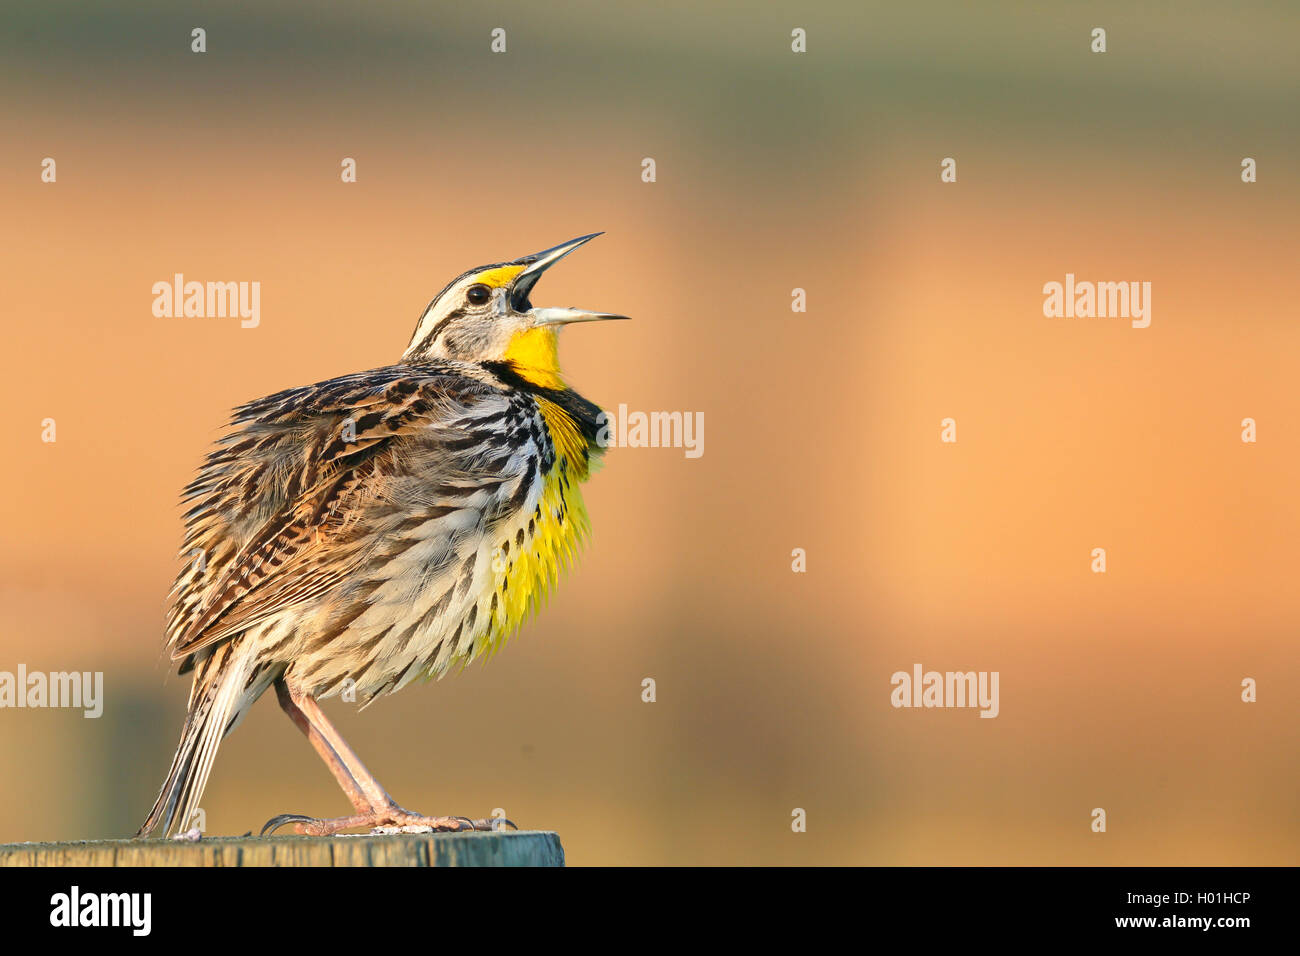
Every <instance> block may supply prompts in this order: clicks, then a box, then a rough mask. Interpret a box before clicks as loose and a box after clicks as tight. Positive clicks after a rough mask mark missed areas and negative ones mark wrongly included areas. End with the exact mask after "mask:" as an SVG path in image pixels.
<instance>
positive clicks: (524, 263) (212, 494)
mask: <svg viewBox="0 0 1300 956" xmlns="http://www.w3.org/2000/svg"><path fill="white" fill-rule="evenodd" d="M597 235H600V233H595V234H593V235H590V236H581V237H579V238H577V239H574V240H572V241H570V242H566V243H563V244H562V245H558V246H555V247H554V248H551V249H547V250H545V251H544V252H539V253H536V254H535V255H530V256H524V257H523V258H522V259H516V260H514V261H513V262H504V263H496V264H493V265H488V266H482V267H480V268H478V269H472V270H470V271H469V272H466V273H465V274H464V275H462V276H460V277H459V278H457V279H455V280H453V281H452V282H451V283H450V284H449V285H448V286H447V287H446V288H445V289H443V290H442V291H441V292H440V293H438V295H437V296H436V297H434V299H433V301H432V302H430V303H429V305H428V307H427V308H426V309H425V310H424V312H423V314H422V315H421V316H420V320H419V322H418V323H417V325H416V328H415V332H414V334H413V335H412V337H411V342H410V344H409V345H408V346H407V348H406V351H405V353H403V355H402V358H401V361H399V362H398V363H397V364H396V365H391V366H388V367H385V368H377V369H373V370H371V371H368V372H358V373H356V374H354V375H345V376H343V377H341V378H333V379H330V380H328V381H325V382H319V383H317V384H315V385H308V386H306V387H303V388H292V389H289V390H287V391H283V392H279V393H277V394H275V395H271V396H268V397H266V398H262V399H258V400H257V401H253V402H249V403H248V404H246V405H243V406H241V407H239V408H237V409H236V410H235V412H234V416H233V418H232V420H231V422H230V430H229V432H228V433H227V434H225V435H224V436H223V437H222V438H221V439H220V440H219V441H218V443H217V446H216V448H215V450H213V451H212V453H211V454H209V455H208V457H207V460H206V461H205V463H204V465H203V467H202V469H201V470H200V472H199V474H198V477H196V478H195V479H194V481H192V482H191V483H190V484H189V485H188V486H187V487H186V489H185V491H184V495H183V500H184V502H185V503H186V504H187V505H189V506H190V507H189V510H188V511H187V512H186V514H185V523H186V532H185V539H184V546H183V548H182V551H181V553H182V555H184V556H186V557H187V558H189V559H190V560H188V562H187V565H186V567H185V569H184V570H183V571H182V572H181V573H180V575H179V576H178V578H177V580H176V584H175V586H174V587H173V588H172V592H171V600H170V607H169V612H168V627H167V647H168V649H169V650H170V652H171V656H172V659H173V660H177V661H180V662H181V665H180V669H179V673H181V674H186V673H191V672H192V673H193V675H194V676H193V685H192V687H191V689H190V696H189V705H188V713H187V716H186V718H185V725H184V728H183V730H182V732H181V739H180V744H179V746H178V747H177V748H176V755H175V757H174V758H173V759H172V764H171V769H170V770H169V771H168V773H167V778H166V780H165V781H164V783H163V786H162V790H161V792H160V793H159V794H158V800H157V802H156V803H155V804H154V807H153V809H152V811H150V813H149V817H148V819H146V820H145V822H144V825H143V826H141V828H140V832H139V834H138V835H139V836H145V835H148V834H150V833H151V832H153V831H154V830H155V829H156V828H158V827H159V826H160V825H161V827H162V830H163V832H164V833H167V832H175V831H179V830H182V829H185V828H188V827H189V825H190V824H191V822H192V818H193V817H194V811H195V809H196V808H197V806H198V803H199V800H200V798H201V797H202V795H203V788H204V786H205V785H206V783H207V781H208V776H209V774H210V773H211V771H212V762H213V759H214V758H215V756H216V753H217V748H218V747H219V746H220V744H221V741H222V739H223V738H224V737H225V735H226V734H228V733H229V732H230V731H231V730H233V729H234V727H235V726H236V725H237V724H238V723H239V721H240V719H241V718H242V717H243V715H244V714H245V713H246V712H247V710H248V708H249V707H250V706H252V704H253V702H254V701H255V700H257V698H258V697H259V696H260V695H261V694H262V693H263V692H264V691H265V690H266V689H267V688H269V687H272V686H273V687H274V688H275V691H276V695H277V697H278V698H279V701H280V706H281V707H282V708H283V709H284V711H285V712H286V713H287V714H288V715H289V717H290V718H291V719H292V720H293V722H294V724H296V725H297V726H298V728H299V729H300V730H301V731H302V732H303V733H304V734H305V735H306V736H307V739H308V740H309V741H310V742H311V744H312V746H313V747H314V748H315V749H316V751H317V753H319V754H320V756H321V758H322V759H323V760H324V761H325V763H326V765H327V766H328V767H329V769H330V770H331V771H332V772H333V774H334V776H335V777H336V778H337V780H338V782H339V785H340V786H341V787H342V788H343V790H344V792H345V793H346V794H347V796H348V798H349V799H350V800H351V802H352V806H353V809H354V810H355V813H353V814H352V815H350V816H345V817H337V818H333V819H317V818H313V817H309V816H304V815H301V814H283V815H281V816H278V817H275V818H274V819H272V820H271V821H269V822H268V823H267V825H266V827H264V828H263V832H264V833H265V832H268V831H273V830H274V829H275V828H276V827H279V826H282V825H285V824H292V825H293V826H294V828H295V829H296V830H297V831H298V832H299V833H308V834H314V835H324V834H330V833H337V832H339V831H341V830H347V829H354V828H357V827H377V826H386V827H387V826H393V827H404V826H414V827H432V828H434V829H436V830H460V829H469V828H473V829H487V828H491V827H492V826H493V825H494V822H493V821H489V820H481V819H480V820H471V819H469V818H467V817H451V816H447V817H430V816H422V815H420V814H418V813H414V812H411V811H408V810H405V809H403V808H402V807H401V806H399V805H398V804H397V803H396V801H394V800H393V798H392V797H390V796H389V795H388V793H387V792H386V791H385V790H384V788H383V787H382V786H380V785H379V782H378V781H376V780H375V778H374V776H372V775H371V774H370V773H369V771H367V770H366V768H365V766H364V765H363V764H362V763H361V761H360V759H358V757H357V755H356V754H355V753H354V752H353V751H352V749H351V748H350V747H349V746H348V745H347V743H346V742H345V741H344V740H343V738H342V737H341V736H340V735H339V733H338V731H337V730H336V729H335V728H334V727H333V726H332V725H331V724H330V722H329V721H328V720H327V719H326V717H325V714H324V713H323V712H322V711H321V709H320V707H319V706H318V704H317V701H320V700H322V699H324V698H328V697H331V696H333V695H335V694H338V693H340V691H342V690H345V689H350V690H352V691H354V692H355V695H356V697H355V699H356V700H357V701H358V702H359V703H362V704H368V703H370V702H371V701H373V700H375V699H376V698H377V697H380V696H381V695H384V694H388V693H392V692H393V691H396V690H400V689H401V688H402V687H405V686H406V685H407V684H409V683H411V682H412V681H414V680H416V679H418V678H430V677H435V676H442V675H443V674H444V673H446V672H447V671H448V669H450V668H452V667H453V666H461V665H463V664H465V663H467V662H469V661H471V660H473V659H475V658H477V657H479V656H480V655H483V654H491V653H492V652H494V651H495V650H496V649H497V648H499V647H500V646H501V644H502V643H503V642H504V641H505V640H506V639H507V638H508V637H509V636H510V635H511V634H512V633H513V632H514V631H516V630H517V629H518V628H519V626H520V624H521V623H522V622H523V621H524V620H525V618H527V617H528V616H529V615H530V614H531V613H532V612H533V611H535V610H536V609H537V607H538V605H539V603H540V601H541V599H542V598H543V597H544V596H545V595H546V593H547V592H548V591H549V590H550V588H551V587H553V586H554V584H555V582H556V581H557V579H558V577H559V574H560V572H561V571H562V570H563V569H564V568H565V567H566V566H567V565H569V564H570V563H571V562H572V560H573V559H574V557H575V554H576V552H577V550H578V548H579V546H580V544H581V543H582V542H583V540H584V539H585V538H586V536H587V533H588V520H587V513H586V509H585V507H584V506H583V501H582V495H581V493H580V491H579V487H578V486H579V485H580V484H581V483H582V482H583V481H585V480H586V479H587V477H588V475H589V474H590V472H591V469H592V466H593V464H594V463H595V462H596V460H597V459H598V458H599V456H600V454H601V451H602V444H601V441H600V438H601V435H600V432H601V425H602V420H601V418H600V416H601V410H600V409H599V408H598V407H597V406H596V405H594V404H593V403H591V402H590V401H588V400H587V399H585V398H583V397H582V396H581V395H579V394H578V393H577V392H575V391H574V390H573V389H571V388H570V387H569V386H568V385H567V384H566V383H565V381H564V379H563V378H562V377H561V374H560V367H559V363H558V357H557V335H556V333H557V330H558V329H559V327H560V326H562V325H567V324H570V323H574V322H594V321H597V320H605V319H622V318H626V316H622V315H614V314H611V313H606V312H585V311H581V310H578V309H567V308H564V309H561V308H534V307H533V305H532V303H531V302H530V301H529V296H530V294H531V293H532V291H533V287H534V286H535V285H536V283H537V280H538V279H539V278H540V277H541V275H542V273H543V272H545V271H546V270H547V269H548V268H550V267H551V266H552V265H554V264H555V263H556V262H558V261H559V260H560V259H562V258H564V256H566V255H568V254H569V253H570V252H572V251H573V250H574V249H576V248H578V247H579V246H581V245H582V244H583V243H585V242H588V241H590V240H591V239H594V238H595V237H596V236H597ZM350 698H351V695H349V699H350Z"/></svg>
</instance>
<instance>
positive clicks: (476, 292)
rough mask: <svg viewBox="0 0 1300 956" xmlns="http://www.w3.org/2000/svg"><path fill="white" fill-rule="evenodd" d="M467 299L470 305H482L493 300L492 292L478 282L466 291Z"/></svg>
mask: <svg viewBox="0 0 1300 956" xmlns="http://www.w3.org/2000/svg"><path fill="white" fill-rule="evenodd" d="M465 298H467V299H469V302H470V305H482V304H483V303H484V302H486V301H487V300H488V299H490V298H492V290H491V289H489V288H488V287H487V286H485V285H484V284H483V283H481V282H476V283H475V284H474V285H472V286H470V287H469V288H468V289H466V290H465Z"/></svg>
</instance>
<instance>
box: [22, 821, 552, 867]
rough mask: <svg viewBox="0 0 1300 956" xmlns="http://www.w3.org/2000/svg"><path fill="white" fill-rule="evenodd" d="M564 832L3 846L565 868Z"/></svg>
mask: <svg viewBox="0 0 1300 956" xmlns="http://www.w3.org/2000/svg"><path fill="white" fill-rule="evenodd" d="M563 865H564V848H563V847H562V846H561V845H560V837H559V834H557V833H554V832H551V831H549V830H517V831H505V832H499V833H397V834H388V835H382V836H333V837H299V836H280V837H214V838H211V839H208V838H204V839H202V840H199V841H198V842H193V843H191V842H185V841H178V840H96V841H91V842H86V843H11V844H7V845H0V866H563Z"/></svg>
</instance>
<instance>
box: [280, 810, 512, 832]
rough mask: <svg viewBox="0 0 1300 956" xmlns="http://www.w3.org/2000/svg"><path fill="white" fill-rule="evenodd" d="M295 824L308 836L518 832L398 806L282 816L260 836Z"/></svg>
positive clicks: (492, 822)
mask: <svg viewBox="0 0 1300 956" xmlns="http://www.w3.org/2000/svg"><path fill="white" fill-rule="evenodd" d="M288 824H293V829H294V832H296V833H302V834H305V835H306V836H330V835H331V834H334V833H341V832H343V831H344V830H353V829H356V828H357V827H370V828H371V832H372V833H460V832H464V831H468V830H507V829H508V830H518V829H519V828H518V827H517V826H515V825H514V824H513V823H512V822H510V821H509V820H506V819H505V818H498V817H492V818H490V819H480V820H472V819H470V818H469V817H426V816H422V815H420V814H418V813H412V812H411V811H410V810H404V809H402V808H401V807H398V806H392V807H384V808H383V809H382V810H371V811H370V812H369V813H357V814H354V815H352V816H350V817H334V818H332V819H325V820H320V819H316V818H315V817H309V816H305V815H304V814H301V813H282V814H280V815H279V816H278V817H272V818H271V819H270V820H267V821H266V825H265V826H263V827H262V832H261V834H259V835H260V836H266V835H267V834H268V833H274V832H275V831H276V830H278V829H279V828H280V827H282V826H286V825H288Z"/></svg>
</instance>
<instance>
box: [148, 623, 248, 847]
mask: <svg viewBox="0 0 1300 956" xmlns="http://www.w3.org/2000/svg"><path fill="white" fill-rule="evenodd" d="M194 670H195V673H194V685H193V688H192V689H191V690H190V704H189V713H188V714H187V715H186V717H185V726H184V728H182V730H181V739H180V743H179V744H178V745H177V747H176V755H175V756H174V757H172V765H171V769H170V770H168V771H167V779H166V780H164V781H163V785H162V789H161V790H160V791H159V792H158V799H157V800H156V801H155V802H154V805H153V809H152V810H150V811H149V816H148V818H147V819H146V820H145V821H144V823H143V824H142V825H141V827H140V830H139V832H138V833H136V836H137V837H143V836H148V835H149V834H150V833H152V832H153V830H154V829H155V828H156V827H157V826H158V825H159V823H161V824H162V832H163V835H166V834H168V833H169V832H171V831H173V830H182V829H184V828H186V827H189V826H190V825H191V823H192V822H193V817H194V811H195V810H196V809H197V808H198V805H199V800H200V799H202V797H203V788H204V787H206V786H207V783H208V776H209V774H211V773H212V762H213V760H215V759H216V756H217V748H218V747H219V746H221V741H222V739H223V738H224V737H225V736H226V734H227V733H229V732H230V730H231V729H233V727H234V725H235V724H236V723H237V722H238V721H239V718H240V717H242V716H243V711H244V710H245V709H246V708H247V707H248V706H249V705H250V704H251V703H252V699H250V698H249V697H248V696H246V694H245V691H246V690H247V686H248V677H249V660H248V655H247V654H241V653H239V647H238V642H233V643H227V644H224V645H221V646H219V647H217V648H216V649H215V650H214V651H213V652H212V653H211V654H209V655H208V656H207V657H206V658H205V659H204V660H202V661H200V662H198V663H197V664H196V666H195V669H194ZM254 696H255V695H254Z"/></svg>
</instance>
